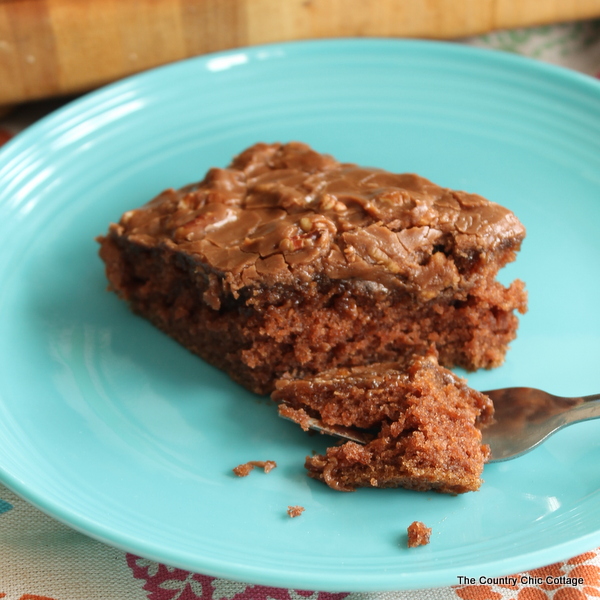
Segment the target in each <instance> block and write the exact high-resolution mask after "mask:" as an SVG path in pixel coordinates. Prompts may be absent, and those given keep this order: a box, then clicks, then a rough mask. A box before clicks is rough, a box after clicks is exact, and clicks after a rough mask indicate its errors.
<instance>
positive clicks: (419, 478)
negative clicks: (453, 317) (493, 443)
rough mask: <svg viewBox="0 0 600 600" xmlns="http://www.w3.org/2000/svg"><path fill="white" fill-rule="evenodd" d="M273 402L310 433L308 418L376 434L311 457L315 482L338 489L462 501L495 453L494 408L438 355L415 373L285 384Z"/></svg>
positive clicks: (384, 371) (353, 374)
mask: <svg viewBox="0 0 600 600" xmlns="http://www.w3.org/2000/svg"><path fill="white" fill-rule="evenodd" d="M272 398H273V399H274V400H275V401H276V402H279V403H282V404H280V412H281V413H282V415H284V416H286V417H287V418H291V419H292V420H295V421H297V422H298V423H299V424H300V425H301V426H302V427H303V428H306V417H313V418H316V419H318V420H319V421H321V422H322V423H323V424H325V425H328V426H340V425H341V426H343V427H350V428H359V429H362V430H366V431H368V432H371V433H372V434H373V436H374V439H373V440H372V441H370V442H368V443H367V444H365V445H364V446H363V445H360V444H357V443H356V442H346V443H345V444H343V445H341V446H333V447H331V448H328V449H327V452H326V454H324V455H321V454H317V455H315V456H309V457H307V459H306V463H305V466H306V468H307V470H308V475H309V476H311V477H313V478H315V479H318V480H320V481H323V482H324V483H326V484H327V485H329V486H330V487H331V488H333V489H335V490H340V491H352V490H354V489H355V488H357V487H404V488H408V489H413V490H419V491H426V490H435V491H438V492H446V493H450V494H459V493H464V492H469V491H475V490H477V489H479V486H480V485H481V473H482V471H483V466H484V463H485V462H486V460H487V459H488V457H489V448H488V447H487V446H486V445H484V444H482V441H481V439H482V437H481V430H480V429H481V427H484V426H485V425H486V424H488V423H490V422H491V420H492V418H493V412H494V410H493V405H492V401H491V400H490V399H489V398H488V397H487V396H485V395H484V394H482V393H480V392H477V391H475V390H473V389H471V388H470V387H468V385H467V384H466V382H465V381H464V380H463V379H461V378H459V377H457V376H456V375H455V374H454V373H452V372H451V371H449V370H448V369H445V368H444V367H440V366H439V364H438V362H437V360H436V356H435V353H434V352H429V353H428V354H427V355H425V356H416V357H414V359H413V360H412V361H410V362H409V364H408V365H406V364H400V363H377V364H372V365H368V366H361V367H352V368H338V369H332V370H329V371H325V372H324V373H321V374H319V375H315V376H312V377H307V378H305V379H290V378H283V379H281V380H279V381H277V384H276V390H275V391H274V392H273V394H272Z"/></svg>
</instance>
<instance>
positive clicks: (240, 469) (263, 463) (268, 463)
mask: <svg viewBox="0 0 600 600" xmlns="http://www.w3.org/2000/svg"><path fill="white" fill-rule="evenodd" d="M276 466H277V463H276V462H275V461H274V460H251V461H248V462H247V463H244V464H241V465H238V466H237V467H235V468H234V469H233V472H234V473H235V474H236V475H237V476H238V477H247V476H248V475H249V474H250V471H252V469H254V467H258V468H259V469H262V470H263V471H264V472H265V473H268V472H269V471H272V470H273V469H274V468H275V467H276Z"/></svg>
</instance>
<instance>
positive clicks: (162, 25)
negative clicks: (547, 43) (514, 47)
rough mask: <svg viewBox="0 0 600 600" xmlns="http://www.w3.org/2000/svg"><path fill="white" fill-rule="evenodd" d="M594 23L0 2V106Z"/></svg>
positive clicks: (339, 10)
mask: <svg viewBox="0 0 600 600" xmlns="http://www.w3.org/2000/svg"><path fill="white" fill-rule="evenodd" d="M599 15H600V0H0V104H10V103H17V102H22V101H24V100H31V99H38V98H45V97H50V96H57V95H66V94H72V93H77V92H81V91H84V90H89V89H92V88H95V87H97V86H100V85H103V84H105V83H108V82H110V81H114V80H115V79H119V78H121V77H124V76H126V75H129V74H132V73H136V72H138V71H142V70H144V69H148V68H150V67H154V66H157V65H161V64H165V63H168V62H172V61H175V60H178V59H181V58H186V57H189V56H196V55H199V54H204V53H207V52H213V51H217V50H223V49H227V48H234V47H238V46H245V45H254V44H262V43H268V42H277V41H286V40H297V39H309V38H323V37H348V36H386V37H425V38H438V39H447V38H456V37H461V36H468V35H474V34H479V33H483V32H487V31H492V30H495V29H504V28H511V27H520V26H528V25H538V24H545V23H552V22H560V21H568V20H575V19H583V18H589V17H593V16H599Z"/></svg>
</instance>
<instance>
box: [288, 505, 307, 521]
mask: <svg viewBox="0 0 600 600" xmlns="http://www.w3.org/2000/svg"><path fill="white" fill-rule="evenodd" d="M303 512H304V506H288V509H287V514H288V515H290V517H292V518H294V517H299V516H300V515H301V514H302V513H303Z"/></svg>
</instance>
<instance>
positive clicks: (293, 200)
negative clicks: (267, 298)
mask: <svg viewBox="0 0 600 600" xmlns="http://www.w3.org/2000/svg"><path fill="white" fill-rule="evenodd" d="M113 231H115V232H116V233H117V234H118V235H127V236H129V237H130V239H132V240H133V241H139V243H141V244H142V245H154V244H156V243H164V244H167V245H169V246H171V247H173V248H176V249H178V250H180V251H183V252H185V253H186V254H189V255H192V256H195V257H197V258H198V260H199V261H201V262H202V263H204V264H206V265H208V266H209V267H210V268H211V269H213V270H214V271H216V272H220V273H225V274H227V278H228V284H229V285H230V286H231V288H232V289H234V290H235V289H239V288H240V287H243V286H245V285H252V284H256V283H260V282H265V283H266V284H268V285H272V284H273V283H292V282H294V281H295V280H300V281H310V280H312V279H314V277H315V276H316V275H325V276H327V277H329V278H330V279H360V280H363V281H367V282H374V283H377V284H381V285H383V286H385V287H387V288H391V289H393V288H396V287H404V288H408V289H410V290H411V291H413V292H417V293H418V294H419V295H420V296H422V297H423V298H425V299H428V298H431V297H434V296H436V295H437V294H438V293H439V292H440V291H441V290H443V289H447V288H454V289H456V288H457V287H458V286H460V285H461V283H463V282H461V276H462V274H461V273H460V269H459V267H458V266H457V265H456V263H455V261H454V260H453V257H452V256H451V255H454V256H468V255H469V254H470V253H472V252H474V251H477V252H480V253H481V254H482V255H485V253H486V252H487V251H493V250H494V249H496V248H497V247H499V246H501V245H503V244H504V245H510V246H513V247H518V245H519V244H520V242H521V240H522V239H523V237H524V235H525V230H524V227H523V226H522V225H521V223H520V222H519V220H518V219H517V218H516V217H515V215H514V214H513V213H512V212H510V211H509V210H508V209H506V208H504V207H502V206H500V205H498V204H495V203H493V202H490V201H488V200H486V199H485V198H483V197H481V196H478V195H476V194H469V193H465V192H460V191H453V190H449V189H447V188H443V187H440V186H438V185H436V184H434V183H431V182H430V181H428V180H427V179H425V178H423V177H420V176H418V175H414V174H394V173H389V172H386V171H384V170H381V169H376V168H365V167H360V166H357V165H354V164H347V163H340V162H338V161H337V160H335V159H334V158H332V157H331V156H328V155H325V154H320V153H318V152H316V151H315V150H313V149H311V148H310V147H309V146H307V145H305V144H302V143H299V142H291V143H288V144H265V143H258V144H255V145H254V146H252V147H250V148H248V149H247V150H245V151H244V152H242V153H241V154H240V155H239V156H237V157H236V158H235V159H234V160H233V162H232V163H231V165H230V166H229V167H228V168H225V169H221V168H213V169H210V170H209V172H208V173H207V175H206V177H205V178H204V180H203V181H201V182H200V183H198V184H195V185H190V186H187V187H185V188H182V189H181V190H177V191H176V190H172V189H170V190H166V191H165V192H163V193H162V194H161V195H159V196H158V197H157V198H155V199H154V200H152V201H151V202H149V203H148V204H147V205H146V206H144V207H142V208H141V209H138V210H133V211H129V212H127V213H125V214H124V215H123V217H122V219H121V222H120V224H119V225H118V226H113Z"/></svg>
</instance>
